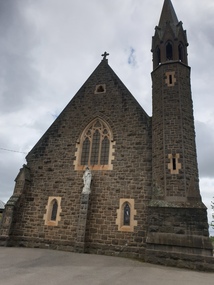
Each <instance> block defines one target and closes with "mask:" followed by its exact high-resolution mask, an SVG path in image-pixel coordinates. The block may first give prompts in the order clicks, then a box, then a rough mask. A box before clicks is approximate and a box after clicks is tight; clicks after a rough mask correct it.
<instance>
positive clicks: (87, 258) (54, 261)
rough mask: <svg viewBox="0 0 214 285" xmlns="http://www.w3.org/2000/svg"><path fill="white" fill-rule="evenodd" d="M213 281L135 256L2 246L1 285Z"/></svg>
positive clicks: (163, 284) (162, 284)
mask: <svg viewBox="0 0 214 285" xmlns="http://www.w3.org/2000/svg"><path fill="white" fill-rule="evenodd" d="M38 284H39V285H44V284H47V285H70V284H75V285H83V284H84V285H98V284H99V285H107V284H108V285H119V284H123V285H125V284H131V285H135V284H143V285H156V284H158V285H186V284H188V285H193V284H194V285H199V284H200V285H213V284H214V273H203V272H195V271H190V270H185V269H177V268H169V267H164V266H157V265H152V264H148V263H143V262H139V261H136V260H132V259H126V258H119V257H111V256H100V255H92V254H78V253H71V252H62V251H54V250H48V249H47V250H45V249H30V248H5V247H0V285H38Z"/></svg>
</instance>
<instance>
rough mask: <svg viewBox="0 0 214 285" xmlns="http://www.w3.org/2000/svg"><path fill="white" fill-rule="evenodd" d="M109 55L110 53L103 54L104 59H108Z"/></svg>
mask: <svg viewBox="0 0 214 285" xmlns="http://www.w3.org/2000/svg"><path fill="white" fill-rule="evenodd" d="M108 55H109V53H107V52H106V51H105V52H104V54H102V56H103V59H106V57H107V56H108Z"/></svg>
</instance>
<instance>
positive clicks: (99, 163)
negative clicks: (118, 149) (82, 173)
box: [74, 118, 115, 170]
mask: <svg viewBox="0 0 214 285" xmlns="http://www.w3.org/2000/svg"><path fill="white" fill-rule="evenodd" d="M114 144H115V142H113V136H112V131H111V129H110V127H109V126H108V125H107V123H106V122H104V121H103V120H102V119H100V118H96V119H95V120H93V121H92V122H91V123H90V124H89V125H88V126H87V127H86V128H85V130H84V131H83V133H82V135H81V138H80V142H79V144H78V145H77V152H76V161H75V162H74V164H75V166H76V167H75V169H76V170H80V169H84V168H85V166H86V165H87V166H89V167H90V168H91V169H95V170H99V169H106V170H111V169H112V160H113V159H114V157H113V155H112V154H113V145H114Z"/></svg>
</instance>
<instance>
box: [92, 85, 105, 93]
mask: <svg viewBox="0 0 214 285" xmlns="http://www.w3.org/2000/svg"><path fill="white" fill-rule="evenodd" d="M100 88H102V89H103V91H99V89H100ZM103 93H106V85H105V84H97V85H96V87H95V91H94V94H103Z"/></svg>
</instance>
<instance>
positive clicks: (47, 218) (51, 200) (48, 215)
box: [43, 196, 62, 226]
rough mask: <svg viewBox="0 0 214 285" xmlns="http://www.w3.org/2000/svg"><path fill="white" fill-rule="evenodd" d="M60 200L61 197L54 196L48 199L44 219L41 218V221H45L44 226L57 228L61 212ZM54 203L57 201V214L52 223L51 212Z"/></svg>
mask: <svg viewBox="0 0 214 285" xmlns="http://www.w3.org/2000/svg"><path fill="white" fill-rule="evenodd" d="M61 199H62V198H61V197H55V196H51V197H48V203H47V205H46V207H45V209H46V213H45V214H44V217H43V220H44V221H45V225H46V226H58V223H59V221H61V217H60V213H61V212H62V208H61ZM54 201H57V204H58V209H57V214H56V220H55V221H52V220H51V214H52V210H53V204H54Z"/></svg>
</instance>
